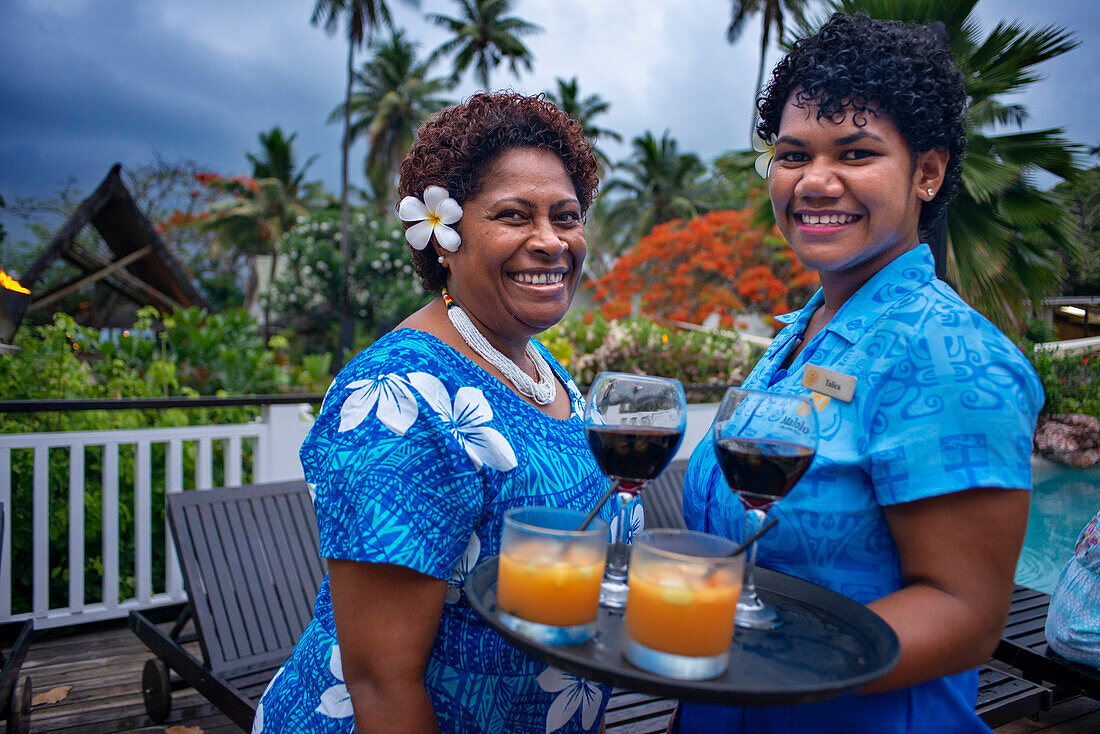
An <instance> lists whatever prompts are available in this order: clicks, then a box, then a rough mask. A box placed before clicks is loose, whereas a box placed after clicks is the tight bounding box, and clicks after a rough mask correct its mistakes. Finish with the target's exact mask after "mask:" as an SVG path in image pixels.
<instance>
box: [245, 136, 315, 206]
mask: <svg viewBox="0 0 1100 734" xmlns="http://www.w3.org/2000/svg"><path fill="white" fill-rule="evenodd" d="M258 137H259V141H260V151H259V153H257V154H252V153H245V154H244V155H245V158H247V159H248V162H249V163H251V164H252V177H253V178H255V179H263V178H277V179H279V180H280V181H282V182H283V186H284V187H285V188H286V191H287V193H288V194H289V195H290V196H291V197H292V198H297V196H298V191H299V189H301V188H302V182H303V180H304V179H305V175H306V170H307V169H308V168H309V167H310V166H311V165H313V162H314V161H315V160H317V155H316V154H314V155H312V156H310V157H309V160H307V161H306V162H305V164H304V165H302V166H301V167H300V168H299V167H298V164H297V162H296V161H295V160H294V150H293V145H294V139H295V138H297V137H298V133H293V134H292V135H291V136H290V137H289V138H288V137H286V136H284V135H283V131H282V129H281V128H280V127H279V126H278V125H276V126H275V127H273V128H271V129H270V130H269V131H267V132H266V133H263V132H262V133H260V134H259V136H258Z"/></svg>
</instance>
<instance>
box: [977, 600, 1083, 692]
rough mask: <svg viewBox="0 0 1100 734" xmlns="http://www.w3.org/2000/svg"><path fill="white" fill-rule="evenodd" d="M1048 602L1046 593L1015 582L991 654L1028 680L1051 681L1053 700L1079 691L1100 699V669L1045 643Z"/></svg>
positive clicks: (1049, 683) (1047, 682)
mask: <svg viewBox="0 0 1100 734" xmlns="http://www.w3.org/2000/svg"><path fill="white" fill-rule="evenodd" d="M1049 605H1050V595H1049V594H1044V593H1043V592H1041V591H1036V590H1035V589H1029V588H1027V587H1026V586H1016V589H1015V591H1014V592H1013V593H1012V607H1011V609H1010V611H1009V613H1008V624H1007V625H1005V631H1004V634H1003V635H1002V636H1001V642H1000V644H998V645H997V650H996V651H995V652H994V653H993V657H994V658H996V659H997V660H1000V661H1002V662H1004V663H1006V664H1008V665H1011V666H1012V667H1014V668H1018V669H1019V670H1020V672H1021V673H1022V675H1023V677H1024V678H1026V679H1028V680H1030V681H1035V682H1041V683H1046V684H1047V685H1050V686H1051V687H1052V689H1053V695H1054V701H1055V702H1056V703H1060V702H1061V701H1064V700H1065V699H1067V698H1072V697H1074V696H1078V695H1083V696H1088V697H1089V698H1093V699H1095V700H1097V701H1100V670H1097V669H1096V668H1091V667H1089V666H1087V665H1082V664H1080V663H1075V662H1073V661H1070V660H1066V659H1065V658H1064V657H1062V656H1061V655H1059V654H1058V653H1056V652H1054V651H1053V650H1051V649H1050V648H1049V647H1048V646H1047V636H1046V623H1047V607H1048V606H1049Z"/></svg>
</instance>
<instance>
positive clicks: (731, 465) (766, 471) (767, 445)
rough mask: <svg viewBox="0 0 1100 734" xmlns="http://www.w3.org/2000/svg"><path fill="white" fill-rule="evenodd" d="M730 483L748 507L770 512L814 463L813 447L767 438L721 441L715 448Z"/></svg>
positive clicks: (728, 438) (724, 439)
mask: <svg viewBox="0 0 1100 734" xmlns="http://www.w3.org/2000/svg"><path fill="white" fill-rule="evenodd" d="M715 448H716V450H717V452H718V454H717V455H718V465H719V466H720V467H721V469H722V474H723V475H724V476H725V477H726V483H727V484H729V486H730V488H731V489H733V490H734V491H735V492H737V493H738V494H739V495H740V496H741V501H742V502H743V503H744V504H745V506H746V507H748V508H752V509H758V510H764V511H767V510H768V509H769V508H771V506H772V505H774V504H775V503H776V502H777V501H778V500H780V499H782V498H783V497H785V496H786V495H787V492H790V491H791V488H792V487H794V485H795V484H797V483H798V480H799V479H801V478H802V475H803V474H805V473H806V470H807V469H809V468H810V464H811V463H812V462H813V460H814V453H815V452H814V450H813V449H812V448H811V447H809V446H802V445H800V444H796V443H791V442H790V441H778V440H774V439H767V438H736V437H727V438H720V439H718V441H717V445H716V446H715Z"/></svg>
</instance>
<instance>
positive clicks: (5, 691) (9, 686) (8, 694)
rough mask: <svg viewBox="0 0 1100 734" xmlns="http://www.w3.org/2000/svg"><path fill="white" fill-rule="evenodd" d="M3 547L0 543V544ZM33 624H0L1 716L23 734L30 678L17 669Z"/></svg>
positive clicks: (0, 510) (0, 514) (0, 520)
mask: <svg viewBox="0 0 1100 734" xmlns="http://www.w3.org/2000/svg"><path fill="white" fill-rule="evenodd" d="M3 527H4V504H3V503H2V502H0V531H2V530H3ZM0 547H2V546H0ZM33 634H34V623H33V622H32V621H31V620H26V621H24V622H8V623H6V624H0V718H3V719H5V720H7V722H8V731H9V732H11V733H13V734H16V733H17V734H25V733H26V732H28V731H30V728H31V697H32V695H33V694H32V690H31V679H30V678H29V677H23V678H20V677H19V669H20V668H21V667H22V666H23V661H24V660H26V658H27V652H28V651H29V650H30V647H31V636H32V635H33Z"/></svg>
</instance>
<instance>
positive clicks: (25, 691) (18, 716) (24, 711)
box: [7, 678, 33, 734]
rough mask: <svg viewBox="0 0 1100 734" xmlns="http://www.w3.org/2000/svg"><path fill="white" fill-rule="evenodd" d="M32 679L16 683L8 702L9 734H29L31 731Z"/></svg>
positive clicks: (24, 679)
mask: <svg viewBox="0 0 1100 734" xmlns="http://www.w3.org/2000/svg"><path fill="white" fill-rule="evenodd" d="M32 696H33V693H32V691H31V679H30V678H23V679H21V680H17V681H15V685H14V686H13V687H12V689H11V699H10V700H9V701H8V710H7V715H8V734H27V732H29V731H30V730H31V697H32Z"/></svg>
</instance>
